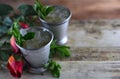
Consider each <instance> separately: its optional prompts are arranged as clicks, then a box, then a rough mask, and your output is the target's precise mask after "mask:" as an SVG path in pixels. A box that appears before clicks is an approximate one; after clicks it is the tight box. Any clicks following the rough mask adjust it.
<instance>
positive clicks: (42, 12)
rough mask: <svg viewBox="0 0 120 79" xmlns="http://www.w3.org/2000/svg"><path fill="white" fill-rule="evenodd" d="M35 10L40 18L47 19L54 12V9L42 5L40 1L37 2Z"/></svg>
mask: <svg viewBox="0 0 120 79" xmlns="http://www.w3.org/2000/svg"><path fill="white" fill-rule="evenodd" d="M33 7H34V10H35V11H36V13H37V14H38V15H39V16H40V18H42V19H45V18H46V16H47V15H48V14H49V13H50V12H51V11H52V10H53V8H54V7H51V6H45V5H42V3H41V2H40V1H39V0H36V1H35V4H34V6H33Z"/></svg>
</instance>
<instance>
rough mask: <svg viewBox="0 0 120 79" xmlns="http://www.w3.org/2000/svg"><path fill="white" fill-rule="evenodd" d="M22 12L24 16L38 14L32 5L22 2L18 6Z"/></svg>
mask: <svg viewBox="0 0 120 79" xmlns="http://www.w3.org/2000/svg"><path fill="white" fill-rule="evenodd" d="M18 9H19V11H20V13H21V14H22V15H24V16H29V15H36V12H35V11H34V9H33V7H32V5H28V4H22V5H20V6H19V7H18Z"/></svg>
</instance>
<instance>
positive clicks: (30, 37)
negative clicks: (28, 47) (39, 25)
mask: <svg viewBox="0 0 120 79" xmlns="http://www.w3.org/2000/svg"><path fill="white" fill-rule="evenodd" d="M34 36H35V32H28V33H27V34H26V35H24V36H23V38H24V40H30V39H32V38H34Z"/></svg>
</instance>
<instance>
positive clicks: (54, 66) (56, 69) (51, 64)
mask: <svg viewBox="0 0 120 79" xmlns="http://www.w3.org/2000/svg"><path fill="white" fill-rule="evenodd" d="M45 68H46V69H47V70H49V71H50V72H51V74H52V75H53V76H54V77H56V78H59V77H60V69H61V66H60V64H58V63H57V62H56V61H54V60H53V59H49V61H48V64H47V65H45Z"/></svg>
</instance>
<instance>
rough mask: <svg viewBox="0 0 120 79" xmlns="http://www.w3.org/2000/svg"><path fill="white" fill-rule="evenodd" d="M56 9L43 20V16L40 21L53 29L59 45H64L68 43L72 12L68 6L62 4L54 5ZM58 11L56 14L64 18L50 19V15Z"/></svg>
mask: <svg viewBox="0 0 120 79" xmlns="http://www.w3.org/2000/svg"><path fill="white" fill-rule="evenodd" d="M53 7H54V11H53V12H51V13H50V15H48V17H47V18H46V19H45V20H43V19H41V18H39V19H40V21H41V22H42V25H43V26H44V27H46V28H48V29H49V30H51V31H52V32H53V34H54V39H55V40H56V42H57V44H58V45H64V44H65V43H67V40H68V36H67V29H68V25H69V20H70V18H71V12H70V10H69V9H68V8H66V7H64V6H61V5H54V6H53ZM55 12H56V15H57V16H59V17H60V18H62V20H60V19H59V18H57V16H56V18H54V19H52V20H51V19H50V16H53V14H54V13H55Z"/></svg>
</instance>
